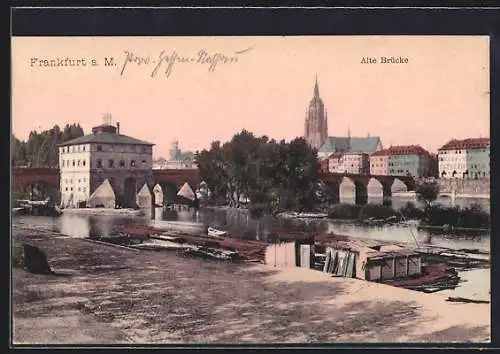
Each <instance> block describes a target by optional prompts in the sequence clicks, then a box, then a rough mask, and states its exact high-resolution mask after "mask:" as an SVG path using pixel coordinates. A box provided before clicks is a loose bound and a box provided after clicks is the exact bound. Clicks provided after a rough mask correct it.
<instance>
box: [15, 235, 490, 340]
mask: <svg viewBox="0 0 500 354" xmlns="http://www.w3.org/2000/svg"><path fill="white" fill-rule="evenodd" d="M35 234H36V236H35ZM14 241H15V244H19V242H29V243H30V244H33V245H37V246H39V247H40V248H41V249H42V250H44V251H45V252H46V253H47V255H48V258H49V262H50V263H51V266H52V267H53V269H54V270H55V271H56V272H57V273H59V275H50V276H48V275H47V276H46V275H33V274H30V273H27V272H25V271H24V270H22V269H19V268H14V269H13V274H12V277H13V287H14V289H13V343H14V344H20V343H24V344H28V343H29V344H56V343H71V344H83V343H86V344H88V343H94V344H113V343H114V344H116V343H136V344H151V343H304V342H321V343H325V342H488V341H489V338H490V305H489V304H457V303H449V302H446V301H445V299H446V297H447V295H442V294H439V293H435V294H423V293H419V292H413V291H410V290H406V289H400V288H395V287H391V286H388V285H383V284H376V283H369V282H364V281H361V280H356V279H345V278H330V277H327V276H326V275H325V274H323V273H322V272H318V271H314V270H308V269H302V268H289V269H276V268H273V267H270V266H265V265H241V264H240V265H235V264H230V263H221V262H216V261H206V260H198V259H191V258H181V257H178V256H176V255H175V254H174V253H165V252H151V251H135V252H134V251H130V250H128V249H125V248H115V247H112V246H108V245H102V244H96V243H91V242H88V241H86V240H82V239H71V238H65V237H62V236H59V235H57V234H53V233H52V234H49V233H44V232H42V231H36V232H28V231H26V230H25V229H24V230H14Z"/></svg>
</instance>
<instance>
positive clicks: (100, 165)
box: [97, 159, 102, 168]
mask: <svg viewBox="0 0 500 354" xmlns="http://www.w3.org/2000/svg"><path fill="white" fill-rule="evenodd" d="M97 168H102V160H101V159H97Z"/></svg>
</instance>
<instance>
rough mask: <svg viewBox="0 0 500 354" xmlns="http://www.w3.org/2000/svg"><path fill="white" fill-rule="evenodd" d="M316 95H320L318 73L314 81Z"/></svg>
mask: <svg viewBox="0 0 500 354" xmlns="http://www.w3.org/2000/svg"><path fill="white" fill-rule="evenodd" d="M314 97H319V87H318V74H316V76H315V81H314Z"/></svg>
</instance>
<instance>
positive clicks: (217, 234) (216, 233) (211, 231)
mask: <svg viewBox="0 0 500 354" xmlns="http://www.w3.org/2000/svg"><path fill="white" fill-rule="evenodd" d="M208 236H211V237H226V236H227V231H222V230H217V229H215V228H213V227H209V228H208Z"/></svg>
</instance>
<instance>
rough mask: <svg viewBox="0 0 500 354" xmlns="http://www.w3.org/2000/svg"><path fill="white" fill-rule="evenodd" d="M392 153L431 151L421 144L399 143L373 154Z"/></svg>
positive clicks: (414, 153) (406, 153) (426, 152)
mask: <svg viewBox="0 0 500 354" xmlns="http://www.w3.org/2000/svg"><path fill="white" fill-rule="evenodd" d="M392 155H430V153H429V152H428V151H427V150H425V149H424V148H423V147H421V146H420V145H397V146H391V147H389V148H387V149H384V150H380V151H376V152H374V153H373V154H371V156H392Z"/></svg>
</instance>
